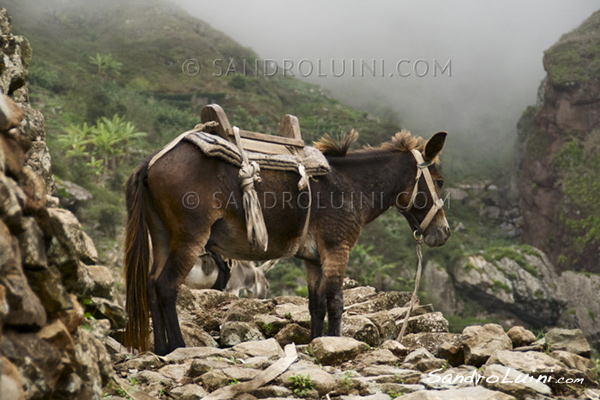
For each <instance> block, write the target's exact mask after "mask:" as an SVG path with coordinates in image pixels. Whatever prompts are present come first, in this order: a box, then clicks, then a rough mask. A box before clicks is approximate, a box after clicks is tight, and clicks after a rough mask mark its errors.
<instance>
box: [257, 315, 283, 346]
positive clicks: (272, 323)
mask: <svg viewBox="0 0 600 400" xmlns="http://www.w3.org/2000/svg"><path fill="white" fill-rule="evenodd" d="M254 322H255V323H256V325H258V327H259V328H260V330H261V331H262V332H263V333H264V334H265V336H266V337H273V336H276V335H277V333H279V331H280V330H282V329H283V328H284V327H285V326H287V325H288V324H289V323H290V322H289V321H288V320H287V319H284V318H279V317H276V316H274V315H270V314H260V315H257V316H255V317H254ZM280 344H281V343H280Z"/></svg>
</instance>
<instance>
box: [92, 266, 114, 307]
mask: <svg viewBox="0 0 600 400" xmlns="http://www.w3.org/2000/svg"><path fill="white" fill-rule="evenodd" d="M85 268H87V270H88V272H89V276H90V278H91V279H92V282H93V286H92V288H91V289H90V294H91V295H92V296H98V297H104V298H105V299H109V300H113V299H114V293H113V291H114V286H115V278H114V277H113V275H112V271H111V270H110V268H108V267H105V266H102V265H87V266H85Z"/></svg>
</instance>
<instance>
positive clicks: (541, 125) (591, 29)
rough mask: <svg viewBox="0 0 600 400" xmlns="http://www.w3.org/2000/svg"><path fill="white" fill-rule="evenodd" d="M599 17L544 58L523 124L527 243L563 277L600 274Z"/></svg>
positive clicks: (565, 37) (598, 14) (522, 181)
mask: <svg viewBox="0 0 600 400" xmlns="http://www.w3.org/2000/svg"><path fill="white" fill-rule="evenodd" d="M598 49H600V12H596V13H594V14H593V15H592V16H591V17H590V18H588V19H587V20H586V21H585V22H583V24H582V25H581V26H580V27H579V28H577V29H575V30H574V31H572V32H570V33H568V34H566V35H563V37H562V38H561V39H560V40H559V41H558V42H557V43H556V44H555V45H554V46H552V47H551V48H549V49H548V50H547V51H546V52H545V55H544V69H545V70H546V72H547V77H546V79H545V80H544V82H543V83H542V90H543V91H542V94H541V95H540V96H539V97H541V99H540V102H539V104H538V105H536V106H535V107H530V108H528V109H527V110H526V111H525V112H524V114H523V117H522V119H521V121H520V122H519V136H520V140H521V143H522V147H523V154H522V156H521V158H522V175H521V178H520V185H519V190H520V194H521V198H522V208H523V223H524V224H523V236H522V238H523V241H524V242H525V243H528V244H531V245H532V246H535V247H537V248H540V249H541V250H543V251H544V252H545V253H547V254H548V255H549V257H550V259H551V261H552V262H553V263H554V264H556V265H557V266H558V267H560V268H561V269H563V270H567V269H575V270H587V271H589V272H600V267H599V265H600V264H598V262H597V256H598V252H599V249H600V236H599V235H598V233H597V232H598V231H599V228H600V226H599V222H598V219H597V216H598V215H599V213H600V206H599V203H598V196H599V195H600V192H599V189H598V186H597V184H596V182H597V174H598V173H599V171H600V166H599V165H598V163H597V160H598V157H599V155H600V145H599V143H600V64H599V63H598V59H599V58H600V51H599V50H598Z"/></svg>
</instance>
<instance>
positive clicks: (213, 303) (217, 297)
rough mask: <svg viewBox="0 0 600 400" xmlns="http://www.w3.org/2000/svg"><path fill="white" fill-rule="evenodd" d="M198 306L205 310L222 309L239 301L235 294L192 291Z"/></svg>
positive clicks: (214, 291) (215, 291)
mask: <svg viewBox="0 0 600 400" xmlns="http://www.w3.org/2000/svg"><path fill="white" fill-rule="evenodd" d="M190 290H191V292H192V294H193V295H194V297H195V298H196V301H197V302H198V305H199V306H200V307H202V308H203V309H205V310H206V309H211V308H216V307H221V306H223V305H224V304H226V303H230V302H232V301H235V300H238V299H239V297H237V296H236V295H235V294H232V293H228V292H221V291H219V290H214V289H190Z"/></svg>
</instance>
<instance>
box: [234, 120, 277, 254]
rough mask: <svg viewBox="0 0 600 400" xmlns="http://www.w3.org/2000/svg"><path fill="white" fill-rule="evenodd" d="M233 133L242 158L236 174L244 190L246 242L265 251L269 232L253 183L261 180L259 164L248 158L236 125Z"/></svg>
mask: <svg viewBox="0 0 600 400" xmlns="http://www.w3.org/2000/svg"><path fill="white" fill-rule="evenodd" d="M233 134H234V136H235V142H236V144H237V147H238V149H239V150H240V154H241V155H242V160H243V161H242V167H241V168H240V172H239V175H238V181H239V183H240V187H241V188H242V191H243V192H244V194H243V203H244V214H245V216H246V234H247V237H248V243H250V244H251V246H252V248H253V249H259V250H261V251H266V250H267V247H268V245H269V234H268V233H267V226H266V224H265V219H264V217H263V213H262V210H261V208H260V201H259V200H258V194H257V193H256V189H255V188H254V183H255V182H260V181H261V178H260V175H259V173H260V166H259V165H258V163H257V162H255V161H249V160H248V155H247V154H246V152H245V151H244V148H243V146H242V139H241V137H240V130H239V128H238V127H237V126H234V127H233Z"/></svg>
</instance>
